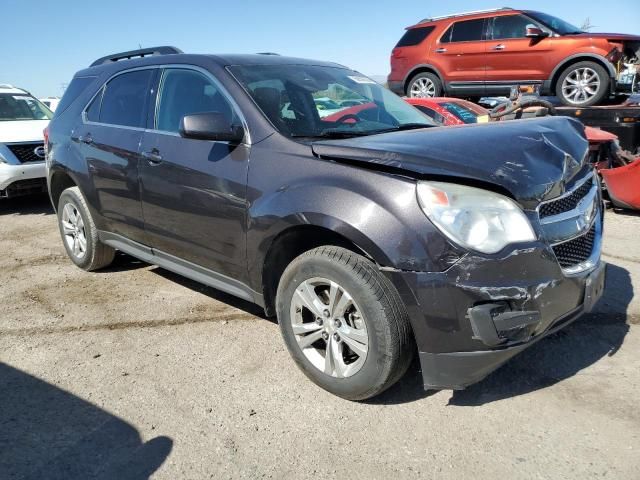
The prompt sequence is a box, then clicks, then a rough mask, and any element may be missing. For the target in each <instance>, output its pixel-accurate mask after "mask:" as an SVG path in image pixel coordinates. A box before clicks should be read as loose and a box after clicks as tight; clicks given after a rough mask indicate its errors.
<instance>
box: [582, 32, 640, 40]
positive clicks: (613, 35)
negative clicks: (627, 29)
mask: <svg viewBox="0 0 640 480" xmlns="http://www.w3.org/2000/svg"><path fill="white" fill-rule="evenodd" d="M571 36H572V37H573V36H575V37H588V38H604V39H607V40H617V41H627V42H638V41H640V36H639V35H630V34H627V33H590V32H586V33H579V34H576V35H571Z"/></svg>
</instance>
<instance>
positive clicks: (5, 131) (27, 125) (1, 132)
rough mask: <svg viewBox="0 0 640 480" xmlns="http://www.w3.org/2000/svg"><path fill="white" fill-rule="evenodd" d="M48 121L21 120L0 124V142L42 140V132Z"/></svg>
mask: <svg viewBox="0 0 640 480" xmlns="http://www.w3.org/2000/svg"><path fill="white" fill-rule="evenodd" d="M48 124H49V120H21V121H15V122H0V142H1V143H12V142H37V141H39V140H43V139H44V137H43V133H42V131H43V130H44V129H45V127H46V126H47V125H48Z"/></svg>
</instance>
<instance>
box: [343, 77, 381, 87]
mask: <svg viewBox="0 0 640 480" xmlns="http://www.w3.org/2000/svg"><path fill="white" fill-rule="evenodd" d="M347 78H350V79H351V80H353V81H354V82H356V83H373V84H374V85H375V83H376V82H374V81H373V80H371V79H370V78H367V77H356V76H353V75H351V76H347Z"/></svg>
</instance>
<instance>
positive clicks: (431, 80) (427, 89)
mask: <svg viewBox="0 0 640 480" xmlns="http://www.w3.org/2000/svg"><path fill="white" fill-rule="evenodd" d="M441 95H442V82H441V81H440V79H439V78H438V76H437V75H434V74H433V73H429V72H422V73H418V74H417V75H415V76H414V77H412V78H411V80H409V84H408V85H407V97H410V98H431V97H440V96H441Z"/></svg>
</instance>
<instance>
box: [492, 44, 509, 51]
mask: <svg viewBox="0 0 640 480" xmlns="http://www.w3.org/2000/svg"><path fill="white" fill-rule="evenodd" d="M505 48H507V47H505V46H504V45H503V44H501V43H500V44H498V45H496V46H495V47H493V48H492V50H504V49H505Z"/></svg>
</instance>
